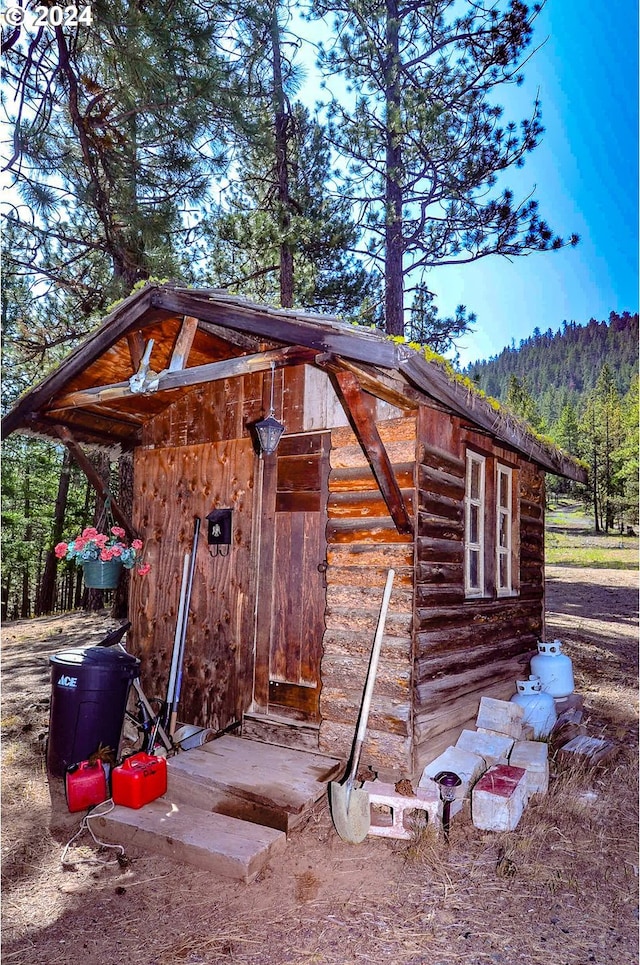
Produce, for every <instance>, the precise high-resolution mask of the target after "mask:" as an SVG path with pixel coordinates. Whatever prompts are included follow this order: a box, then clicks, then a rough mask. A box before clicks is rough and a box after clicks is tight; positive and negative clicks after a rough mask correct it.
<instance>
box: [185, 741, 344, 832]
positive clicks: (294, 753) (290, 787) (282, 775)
mask: <svg viewBox="0 0 640 965" xmlns="http://www.w3.org/2000/svg"><path fill="white" fill-rule="evenodd" d="M342 766H343V765H342V764H341V762H340V761H337V760H335V759H334V758H330V757H324V756H322V755H321V754H312V753H309V752H308V751H299V750H293V749H292V748H288V747H280V746H274V745H271V744H264V743H261V742H260V741H252V740H247V739H245V738H241V737H232V736H229V735H227V736H224V737H220V738H219V739H218V740H215V741H211V742H210V743H208V744H204V745H203V746H202V747H197V748H193V749H192V750H189V751H186V752H184V753H180V754H176V756H175V757H172V758H170V759H169V760H168V761H167V781H168V788H167V797H168V798H169V799H170V800H171V801H173V802H174V803H176V804H183V803H184V804H189V805H192V806H194V807H198V808H202V809H204V810H210V811H216V812H218V813H219V814H225V815H228V816H230V817H234V818H238V819H241V820H243V821H251V822H254V823H257V824H263V825H265V826H266V827H270V828H275V829H277V830H279V831H284V832H286V833H287V834H288V833H289V832H290V831H291V829H292V828H294V827H295V826H296V825H297V824H299V823H300V822H301V821H302V820H304V817H305V813H306V812H307V811H308V810H309V809H310V808H311V807H313V805H314V804H315V802H316V801H318V800H320V798H322V797H325V796H326V794H327V783H328V782H329V781H331V780H332V779H333V778H334V777H336V776H337V775H338V773H339V772H340V771H341V770H342Z"/></svg>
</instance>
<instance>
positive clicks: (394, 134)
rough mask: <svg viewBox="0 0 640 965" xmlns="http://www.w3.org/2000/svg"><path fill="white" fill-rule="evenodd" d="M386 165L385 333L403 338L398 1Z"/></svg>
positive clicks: (390, 36) (391, 25)
mask: <svg viewBox="0 0 640 965" xmlns="http://www.w3.org/2000/svg"><path fill="white" fill-rule="evenodd" d="M386 36H387V63H386V67H385V75H386V77H385V82H386V91H385V97H386V127H387V130H386V162H385V201H386V213H385V218H386V221H385V284H384V289H385V291H384V304H385V329H386V331H387V333H388V334H389V335H403V334H404V278H403V273H402V256H403V235H402V201H403V196H402V144H401V139H400V110H401V101H400V77H399V69H398V67H399V63H400V51H399V22H398V3H397V0H388V2H387V23H386Z"/></svg>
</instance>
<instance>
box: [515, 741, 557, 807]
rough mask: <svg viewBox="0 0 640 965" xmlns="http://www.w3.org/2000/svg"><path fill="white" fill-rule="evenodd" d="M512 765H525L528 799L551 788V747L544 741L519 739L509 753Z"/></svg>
mask: <svg viewBox="0 0 640 965" xmlns="http://www.w3.org/2000/svg"><path fill="white" fill-rule="evenodd" d="M509 764H510V765H511V767H524V769H525V771H526V772H527V774H526V784H527V800H528V799H529V798H530V797H532V796H533V795H534V794H546V793H547V791H548V790H549V747H548V745H547V744H545V743H544V742H543V741H518V742H517V743H516V744H514V747H513V750H512V751H511V754H510V755H509Z"/></svg>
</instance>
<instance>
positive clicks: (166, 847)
mask: <svg viewBox="0 0 640 965" xmlns="http://www.w3.org/2000/svg"><path fill="white" fill-rule="evenodd" d="M91 827H92V828H93V830H94V831H95V833H96V835H97V836H98V838H100V839H101V840H104V841H106V842H110V843H114V844H122V845H123V846H126V845H127V844H130V845H135V846H136V847H139V848H142V849H144V850H146V851H153V852H154V853H156V854H161V855H165V856H166V857H169V858H173V859H174V860H175V861H181V862H184V863H185V864H190V865H194V866H195V867H197V868H202V869H204V870H205V871H211V872H212V873H213V874H218V875H222V876H224V877H226V878H235V879H237V880H239V881H245V882H250V881H253V880H254V878H255V877H256V876H257V875H258V874H259V873H260V872H261V871H262V869H263V868H264V867H265V865H266V864H267V862H268V861H269V860H270V858H272V857H273V856H274V855H276V854H280V853H281V852H282V851H284V849H285V848H286V844H287V838H286V835H285V834H284V833H283V832H282V831H276V830H274V829H273V828H267V827H263V826H261V825H258V824H251V823H249V822H247V821H238V820H237V819H235V818H232V817H228V816H227V815H225V814H213V813H211V812H207V811H203V810H201V809H199V808H197V807H190V806H189V805H185V804H181V805H180V806H176V804H175V803H174V802H172V801H170V800H169V799H168V798H167V797H161V798H157V800H155V801H151V802H150V803H149V804H145V806H144V807H142V808H139V809H137V810H134V809H133V808H127V807H122V806H119V805H117V806H116V807H115V808H114V809H113V811H111V812H110V813H109V814H107V815H105V816H96V817H94V818H92V819H91Z"/></svg>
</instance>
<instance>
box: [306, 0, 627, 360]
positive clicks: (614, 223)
mask: <svg viewBox="0 0 640 965" xmlns="http://www.w3.org/2000/svg"><path fill="white" fill-rule="evenodd" d="M540 44H542V45H543V46H542V47H541V49H538V50H537V52H536V53H535V54H534V56H533V57H532V59H531V60H530V61H529V62H528V63H527V65H526V67H525V68H524V75H525V82H524V84H523V86H522V87H521V88H517V89H516V88H509V89H508V90H507V89H505V91H504V92H503V93H504V96H498V98H497V100H498V103H500V104H501V105H502V106H503V107H504V108H505V113H504V116H503V120H504V121H505V122H506V121H507V120H514V121H516V123H519V121H520V120H522V119H523V118H525V117H528V116H530V113H531V107H532V104H533V101H534V99H535V95H536V92H538V93H539V97H540V101H541V106H542V123H543V125H544V128H545V133H544V135H543V138H542V142H541V144H540V145H539V146H538V147H537V148H536V149H535V150H534V151H533V152H532V153H531V154H529V155H528V157H527V160H526V163H525V166H524V168H522V169H521V170H517V171H516V170H515V169H513V170H512V171H509V172H507V174H506V175H505V178H504V182H503V186H508V187H511V188H513V190H514V194H515V197H516V199H520V198H525V197H527V196H528V195H529V194H530V192H531V191H532V189H535V197H536V198H537V199H538V201H539V205H540V216H541V217H542V218H543V219H544V220H546V221H547V222H548V223H549V226H550V227H551V229H552V230H553V231H554V233H556V234H559V235H561V236H562V237H566V238H568V237H569V236H570V235H571V234H573V233H576V234H578V235H580V244H579V245H578V246H577V247H576V248H571V247H568V248H566V249H563V250H561V251H558V252H541V253H534V254H531V255H528V256H524V257H519V258H516V259H514V260H513V261H507V260H506V259H504V258H498V257H490V258H485V259H483V260H481V261H479V262H476V263H473V264H469V265H463V266H460V267H459V268H458V267H454V266H446V267H443V268H440V269H434V270H432V271H431V272H430V274H429V275H428V276H427V278H426V281H427V284H428V285H429V287H430V288H431V290H432V291H434V292H435V293H436V303H437V305H438V308H439V310H440V312H441V314H443V315H447V314H450V313H453V312H454V311H455V308H456V306H457V305H459V304H463V305H466V307H467V309H468V310H469V311H473V312H475V313H476V315H477V323H476V325H475V330H474V332H473V333H469V334H468V335H467V336H465V338H464V339H463V340H462V341H461V342H460V344H459V346H458V347H459V351H460V362H461V364H462V365H465V364H467V363H468V362H472V361H475V360H476V359H483V358H489V357H490V356H492V355H497V354H499V353H500V352H501V350H502V349H503V348H504V347H505V346H506V345H509V344H510V343H511V341H512V340H513V339H515V342H516V344H518V342H519V341H520V340H521V339H523V338H526V337H527V336H529V335H531V334H532V332H533V330H534V329H535V328H536V327H538V328H540V329H541V330H542V331H546V330H547V329H548V328H551V329H552V330H553V331H556V330H557V329H558V328H559V327H560V326H561V325H562V322H563V320H565V319H566V320H567V321H571V320H575V321H576V322H578V324H586V323H587V322H588V321H589V319H590V318H592V317H593V318H596V319H598V320H601V319H608V317H609V313H610V312H611V311H619V312H622V311H625V310H629V311H632V312H634V311H637V309H638V260H639V255H638V5H637V3H636V2H635V0H587V2H585V0H548V2H547V3H546V5H545V6H544V8H543V10H542V12H541V14H540V16H539V17H538V19H537V21H536V26H535V31H534V38H533V47H538V46H539V45H540ZM308 81H309V86H310V87H311V86H312V85H313V83H314V81H313V70H311V71H310V72H309V74H308ZM307 93H311V91H310V90H309V89H308V91H307Z"/></svg>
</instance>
